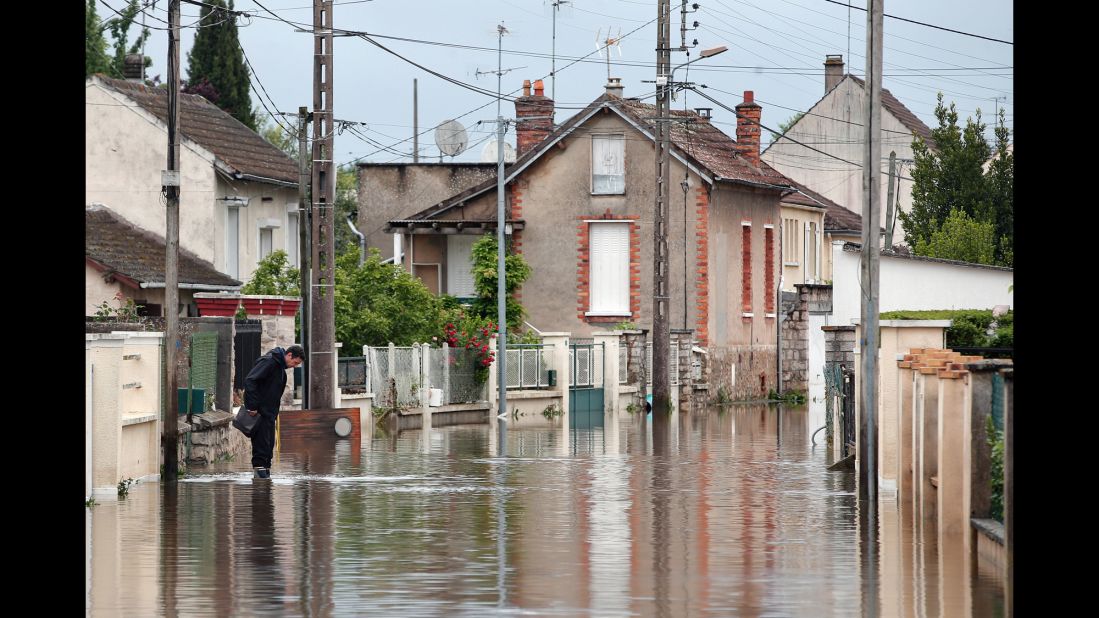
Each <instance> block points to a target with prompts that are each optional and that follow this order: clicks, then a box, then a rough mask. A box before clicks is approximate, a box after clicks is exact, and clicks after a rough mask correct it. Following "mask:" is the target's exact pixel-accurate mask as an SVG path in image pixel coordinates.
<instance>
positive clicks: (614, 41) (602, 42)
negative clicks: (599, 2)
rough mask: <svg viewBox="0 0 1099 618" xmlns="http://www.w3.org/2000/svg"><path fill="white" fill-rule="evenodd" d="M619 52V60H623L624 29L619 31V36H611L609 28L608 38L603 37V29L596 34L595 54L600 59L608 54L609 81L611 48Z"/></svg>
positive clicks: (609, 74)
mask: <svg viewBox="0 0 1099 618" xmlns="http://www.w3.org/2000/svg"><path fill="white" fill-rule="evenodd" d="M612 47H613V48H614V49H616V50H618V58H619V59H621V58H622V29H621V28H619V29H618V34H616V35H614V36H611V28H610V26H607V36H606V37H604V36H603V29H602V28H600V29H599V31H598V32H596V33H595V52H596V53H597V54H599V56H600V57H604V54H606V56H605V57H606V59H607V81H608V82H609V81H610V79H611V48H612Z"/></svg>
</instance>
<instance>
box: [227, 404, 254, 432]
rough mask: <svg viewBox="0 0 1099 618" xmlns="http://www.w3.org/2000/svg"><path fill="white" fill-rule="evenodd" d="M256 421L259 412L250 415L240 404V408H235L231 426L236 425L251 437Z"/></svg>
mask: <svg viewBox="0 0 1099 618" xmlns="http://www.w3.org/2000/svg"><path fill="white" fill-rule="evenodd" d="M258 422H259V414H256V415H255V416H252V415H251V414H249V413H248V410H247V409H246V408H245V407H244V406H241V407H240V409H239V410H237V415H236V417H235V418H233V427H236V428H237V429H239V430H240V432H241V433H242V434H244V435H245V436H247V437H249V438H251V437H252V430H253V429H255V427H256V423H258Z"/></svg>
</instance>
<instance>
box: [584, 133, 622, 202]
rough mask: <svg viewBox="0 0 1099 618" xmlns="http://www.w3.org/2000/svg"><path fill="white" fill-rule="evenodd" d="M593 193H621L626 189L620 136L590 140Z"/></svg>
mask: <svg viewBox="0 0 1099 618" xmlns="http://www.w3.org/2000/svg"><path fill="white" fill-rule="evenodd" d="M591 145H592V146H591V173H592V192H593V193H622V192H623V191H625V188H626V182H625V180H626V166H625V161H624V159H625V145H626V141H625V140H624V139H623V138H622V136H621V135H606V136H593V137H592V139H591Z"/></svg>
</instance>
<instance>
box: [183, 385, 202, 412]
mask: <svg viewBox="0 0 1099 618" xmlns="http://www.w3.org/2000/svg"><path fill="white" fill-rule="evenodd" d="M187 390H188V389H186V388H179V389H176V392H177V393H178V396H179V398H178V401H179V408H177V409H178V410H179V414H180V416H182V415H184V414H187ZM190 390H191V414H202V413H203V412H205V411H206V389H204V388H193V389H190Z"/></svg>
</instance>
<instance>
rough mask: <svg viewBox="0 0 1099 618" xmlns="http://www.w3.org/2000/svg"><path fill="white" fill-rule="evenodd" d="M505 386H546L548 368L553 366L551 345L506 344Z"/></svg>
mask: <svg viewBox="0 0 1099 618" xmlns="http://www.w3.org/2000/svg"><path fill="white" fill-rule="evenodd" d="M505 360H506V361H507V380H506V381H507V387H508V388H509V389H519V388H546V387H547V386H549V385H550V379H549V376H550V373H549V372H550V369H551V368H552V367H553V347H552V346H546V345H543V344H540V343H535V344H508V346H507V354H506V359H505Z"/></svg>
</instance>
